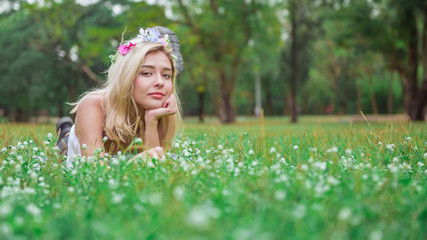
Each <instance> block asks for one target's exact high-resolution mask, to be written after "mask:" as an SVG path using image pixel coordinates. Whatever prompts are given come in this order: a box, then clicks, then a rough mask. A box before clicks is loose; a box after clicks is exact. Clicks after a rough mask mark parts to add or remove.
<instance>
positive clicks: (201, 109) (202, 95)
mask: <svg viewBox="0 0 427 240" xmlns="http://www.w3.org/2000/svg"><path fill="white" fill-rule="evenodd" d="M198 93H199V122H200V123H203V122H204V118H205V110H204V107H203V106H204V104H203V103H204V99H205V92H204V91H199V92H198Z"/></svg>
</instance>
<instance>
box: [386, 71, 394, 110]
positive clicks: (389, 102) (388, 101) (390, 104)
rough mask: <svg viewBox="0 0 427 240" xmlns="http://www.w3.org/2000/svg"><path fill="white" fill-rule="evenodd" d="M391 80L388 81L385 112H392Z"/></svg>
mask: <svg viewBox="0 0 427 240" xmlns="http://www.w3.org/2000/svg"><path fill="white" fill-rule="evenodd" d="M392 80H393V79H390V80H389V81H388V97H387V114H392V113H393V88H392V85H393V84H392Z"/></svg>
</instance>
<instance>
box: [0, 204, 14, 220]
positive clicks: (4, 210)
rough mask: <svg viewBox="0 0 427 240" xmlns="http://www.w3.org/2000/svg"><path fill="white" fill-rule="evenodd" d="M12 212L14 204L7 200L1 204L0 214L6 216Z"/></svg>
mask: <svg viewBox="0 0 427 240" xmlns="http://www.w3.org/2000/svg"><path fill="white" fill-rule="evenodd" d="M11 212H12V206H11V205H10V204H9V203H7V202H5V203H3V204H2V205H0V216H1V217H6V216H8V215H9V213H11Z"/></svg>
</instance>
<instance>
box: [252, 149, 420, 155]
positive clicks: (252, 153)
mask: <svg viewBox="0 0 427 240" xmlns="http://www.w3.org/2000/svg"><path fill="white" fill-rule="evenodd" d="M248 153H249V155H254V154H255V152H254V150H252V149H250V150H249V152H248ZM424 155H425V157H426V156H427V153H426V154H424Z"/></svg>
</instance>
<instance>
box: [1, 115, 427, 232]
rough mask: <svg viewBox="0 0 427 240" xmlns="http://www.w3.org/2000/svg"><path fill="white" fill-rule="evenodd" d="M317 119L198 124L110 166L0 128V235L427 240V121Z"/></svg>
mask: <svg viewBox="0 0 427 240" xmlns="http://www.w3.org/2000/svg"><path fill="white" fill-rule="evenodd" d="M312 120H313V121H310V118H306V119H304V121H302V123H300V124H295V125H291V124H289V123H288V120H287V119H283V118H272V119H265V121H263V122H262V123H260V122H259V121H258V120H254V119H243V120H241V121H240V122H239V123H238V124H235V125H227V126H221V125H218V124H217V123H211V124H208V125H199V124H196V123H195V121H192V120H189V121H187V123H186V124H184V127H183V131H182V132H181V133H180V134H179V135H178V137H177V140H176V142H175V144H174V147H173V149H172V151H171V152H170V153H168V154H167V156H166V158H164V159H162V160H158V161H154V160H149V161H144V160H142V159H138V160H136V161H129V159H130V158H129V157H128V156H126V155H124V154H123V155H120V156H115V157H107V159H106V160H107V161H108V162H109V164H108V166H99V165H98V164H97V160H96V158H95V157H93V158H92V157H91V158H88V159H86V158H81V159H79V160H78V161H76V162H75V163H74V164H73V166H66V165H65V164H64V163H61V160H62V157H61V156H58V154H57V150H56V149H55V148H54V143H55V142H56V138H55V136H54V135H55V134H54V131H55V130H54V126H53V125H47V126H43V125H9V124H7V125H5V124H4V125H0V239H37V238H40V239H371V240H379V239H427V170H426V169H427V168H426V165H427V125H426V124H424V123H417V124H415V123H407V122H384V123H369V124H367V123H350V122H347V121H329V122H328V121H318V120H316V119H312ZM49 133H51V134H49ZM52 135H53V136H52Z"/></svg>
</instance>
